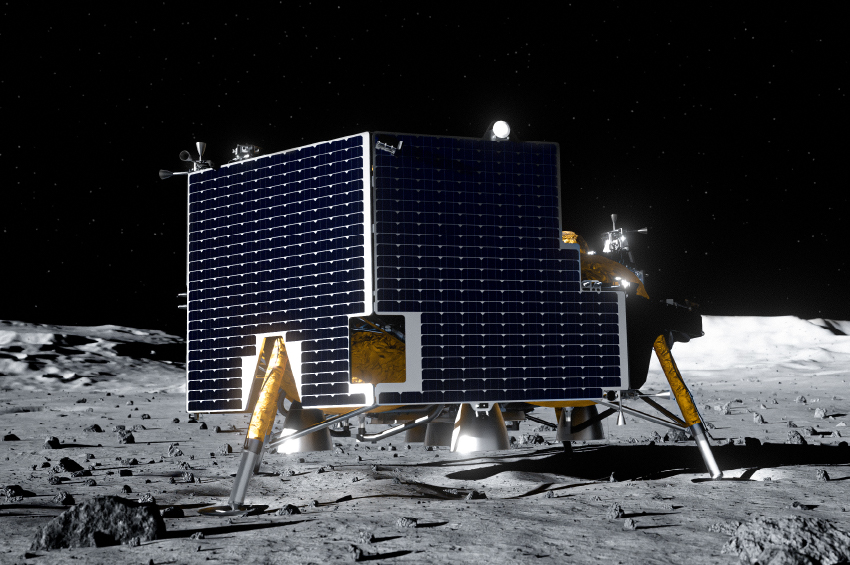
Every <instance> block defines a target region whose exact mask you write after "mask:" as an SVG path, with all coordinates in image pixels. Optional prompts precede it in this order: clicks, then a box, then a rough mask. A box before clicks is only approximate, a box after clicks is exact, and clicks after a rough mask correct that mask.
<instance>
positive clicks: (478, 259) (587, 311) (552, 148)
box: [373, 133, 628, 404]
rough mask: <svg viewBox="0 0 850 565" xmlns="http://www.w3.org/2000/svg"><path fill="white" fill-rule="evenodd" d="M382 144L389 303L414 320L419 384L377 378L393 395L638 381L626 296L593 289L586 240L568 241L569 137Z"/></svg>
mask: <svg viewBox="0 0 850 565" xmlns="http://www.w3.org/2000/svg"><path fill="white" fill-rule="evenodd" d="M375 140H376V143H375V144H373V162H374V172H373V183H374V187H375V188H374V193H375V196H374V202H375V228H374V237H375V269H376V277H375V281H376V282H375V284H376V291H377V294H376V303H375V309H376V312H377V313H379V314H380V313H393V314H400V313H405V316H409V317H410V318H412V319H413V320H408V322H407V323H406V326H407V327H408V328H410V330H408V332H407V347H408V352H409V353H408V357H407V365H408V367H411V366H412V371H411V370H408V377H409V380H408V381H407V382H405V383H398V384H397V383H382V384H379V385H377V387H376V389H377V392H378V401H379V402H380V403H382V404H421V403H443V402H446V403H452V402H487V401H491V402H504V401H555V400H571V399H584V398H600V397H601V396H602V393H603V389H606V390H608V389H619V388H621V386H622V387H623V388H628V381H627V379H625V377H626V375H627V363H626V359H627V357H626V351H625V344H626V340H625V316H624V296H623V294H622V293H620V292H586V291H585V292H582V290H581V266H580V261H579V252H578V246H575V245H568V244H564V243H562V242H561V226H560V219H559V218H560V203H559V190H560V188H559V184H560V183H559V153H558V151H559V150H558V145H557V144H555V143H520V142H512V141H487V140H481V139H464V138H455V137H434V136H424V135H405V134H393V133H377V134H375ZM378 143H383V144H385V145H387V146H396V145H398V144H399V143H400V144H401V149H400V150H399V151H396V152H395V153H391V152H389V151H384V150H380V149H374V147H375V146H376V145H377V144H378ZM408 313H409V314H408ZM414 320H415V323H410V322H411V321H414ZM416 328H418V329H419V333H418V335H414V331H415V329H416ZM411 330H414V331H411ZM412 356H413V357H416V359H415V360H413V361H412V359H411V357H412Z"/></svg>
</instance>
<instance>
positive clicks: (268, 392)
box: [199, 338, 289, 516]
mask: <svg viewBox="0 0 850 565" xmlns="http://www.w3.org/2000/svg"><path fill="white" fill-rule="evenodd" d="M269 365H270V366H269V369H268V372H267V373H266V378H265V380H264V382H263V388H262V390H261V391H260V396H259V398H258V399H257V404H256V405H255V407H254V413H253V414H252V415H251V422H250V423H249V424H248V433H247V434H246V437H245V444H244V445H243V448H242V459H241V460H240V461H239V469H238V470H237V471H236V478H235V479H234V480H233V489H232V490H231V492H230V500H228V504H229V507H211V508H204V509H201V510H199V512H200V513H202V514H205V515H207V516H232V515H240V514H244V513H245V512H246V511H248V510H249V508H246V507H244V506H243V504H244V502H245V493H246V491H247V490H248V483H249V482H250V481H251V476H252V475H253V474H254V473H255V472H256V471H257V470H258V469H259V467H260V462H261V461H262V458H263V445H264V444H265V443H266V442H267V441H268V438H269V436H270V435H271V432H272V426H274V420H275V416H276V415H277V401H278V398H279V396H280V393H281V389H282V385H283V378H284V374H285V372H286V371H287V370H289V358H288V357H287V355H286V347H285V346H284V344H283V339H280V338H278V339H277V342H276V343H275V347H274V352H273V354H272V363H270V364H269Z"/></svg>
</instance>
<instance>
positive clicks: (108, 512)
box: [30, 496, 165, 551]
mask: <svg viewBox="0 0 850 565" xmlns="http://www.w3.org/2000/svg"><path fill="white" fill-rule="evenodd" d="M164 535H165V522H163V521H162V518H161V517H160V516H159V514H158V513H157V512H156V511H155V510H154V509H153V508H150V507H147V506H143V505H138V504H135V503H133V502H132V501H130V500H126V499H124V498H121V497H118V496H105V497H96V498H93V499H91V500H88V501H86V502H83V503H82V504H78V505H76V506H74V507H73V508H70V509H68V510H66V511H65V512H63V513H62V514H60V515H59V516H57V517H56V518H54V519H53V520H51V521H50V522H49V523H48V524H46V525H45V526H44V527H42V528H40V529H39V531H38V532H37V533H36V535H35V539H34V540H33V542H32V546H31V547H30V550H32V551H38V550H42V551H44V550H50V549H60V548H72V547H104V546H108V545H119V544H128V543H129V542H130V540H131V539H132V538H133V537H138V538H139V539H140V540H142V541H152V540H155V539H160V538H162V537H163V536H164Z"/></svg>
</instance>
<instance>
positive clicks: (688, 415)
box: [653, 335, 701, 426]
mask: <svg viewBox="0 0 850 565" xmlns="http://www.w3.org/2000/svg"><path fill="white" fill-rule="evenodd" d="M653 347H654V348H655V354H656V355H657V356H658V362H659V363H661V368H662V369H663V370H664V375H665V376H666V377H667V382H668V383H670V390H672V391H673V395H674V396H675V397H676V403H677V404H678V405H679V409H680V410H681V411H682V417H684V419H685V423H687V424H688V426H693V425H694V424H699V423H700V421H701V420H700V417H699V412H698V411H697V406H696V404H695V403H694V399H693V397H692V396H691V391H689V390H688V386H687V385H686V384H685V381H684V379H682V374H681V373H680V372H679V368H678V367H677V366H676V361H674V360H673V354H672V353H670V349H669V348H668V347H667V340H666V339H664V336H663V335H660V336H658V338H657V339H656V340H655V343H654V344H653Z"/></svg>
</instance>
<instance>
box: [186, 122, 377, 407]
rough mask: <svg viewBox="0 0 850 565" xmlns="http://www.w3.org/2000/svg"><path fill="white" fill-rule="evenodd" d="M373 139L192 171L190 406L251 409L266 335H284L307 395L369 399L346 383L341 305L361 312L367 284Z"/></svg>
mask: <svg viewBox="0 0 850 565" xmlns="http://www.w3.org/2000/svg"><path fill="white" fill-rule="evenodd" d="M368 141H369V136H368V135H367V134H362V135H356V136H351V137H345V138H341V139H336V140H333V141H327V142H322V143H317V144H314V145H309V146H305V147H299V148H296V149H292V150H289V151H284V152H280V153H275V154H271V155H266V156H262V157H258V158H254V159H250V160H246V161H240V162H236V163H232V164H228V165H225V166H223V167H221V168H220V169H219V170H205V171H203V172H200V173H195V174H192V175H190V177H189V303H188V313H189V322H188V324H189V327H188V334H189V335H188V349H189V354H188V357H189V359H188V361H189V362H188V398H187V410H188V411H190V412H227V411H243V410H247V409H250V406H249V405H248V398H249V394H250V383H251V380H253V377H254V371H255V368H256V365H257V357H258V355H259V351H258V349H259V346H260V344H261V338H262V337H263V336H267V335H280V336H284V338H285V340H286V342H287V348H288V350H289V354H290V358H291V359H293V360H298V359H299V358H300V360H301V362H300V363H296V362H293V363H292V365H293V371H294V373H295V375H296V377H297V379H298V380H299V382H298V385H299V388H300V392H301V395H302V399H303V400H306V399H308V398H309V397H310V396H313V395H322V397H323V398H325V399H326V400H328V401H330V402H333V403H335V404H343V405H345V404H363V403H364V402H365V396H364V394H363V392H359V391H356V390H355V391H352V390H350V389H351V388H355V387H351V386H349V384H348V380H349V361H348V358H349V353H348V331H349V330H348V325H349V323H348V316H349V315H352V314H363V313H366V308H367V303H366V299H367V297H370V296H371V294H372V292H371V276H370V270H369V269H367V268H366V265H367V264H368V263H371V248H370V246H369V245H367V244H366V242H367V236H368V235H367V233H366V230H367V226H369V225H370V221H369V216H370V204H369V202H370V198H369V182H368V171H369V153H368V151H367V150H366V146H367V144H368ZM368 308H369V310H371V303H370V304H369V305H368ZM363 386H368V385H360V387H361V388H362V387H363Z"/></svg>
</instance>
